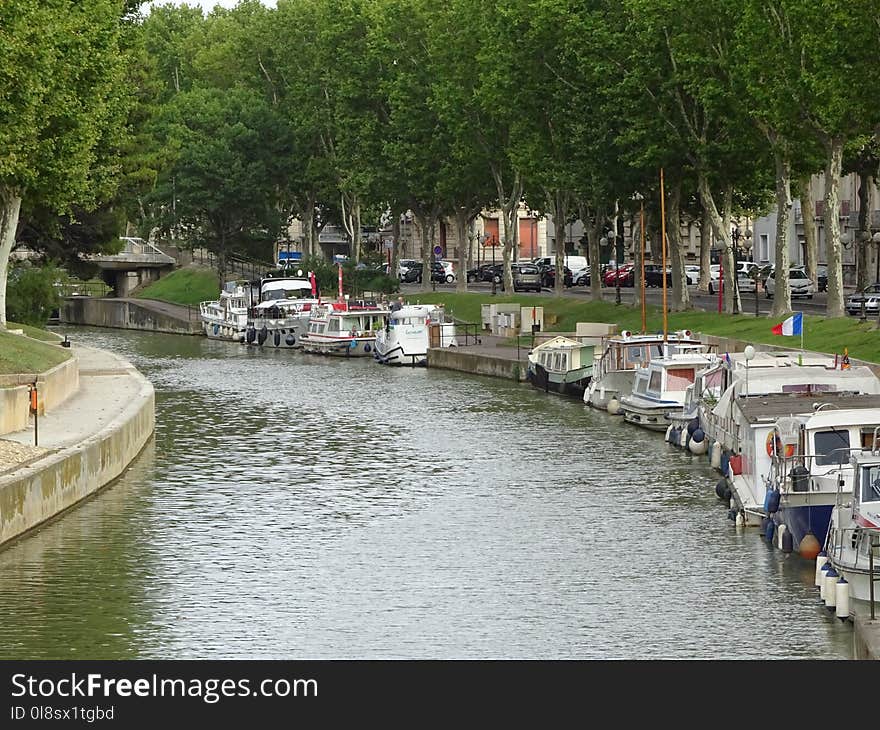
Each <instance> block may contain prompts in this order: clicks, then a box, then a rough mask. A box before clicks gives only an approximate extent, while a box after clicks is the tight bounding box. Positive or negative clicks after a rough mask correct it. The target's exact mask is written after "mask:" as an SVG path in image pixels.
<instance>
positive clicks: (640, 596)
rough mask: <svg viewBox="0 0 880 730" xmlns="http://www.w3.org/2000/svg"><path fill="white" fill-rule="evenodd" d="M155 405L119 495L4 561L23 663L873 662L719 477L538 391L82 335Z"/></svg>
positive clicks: (31, 539)
mask: <svg viewBox="0 0 880 730" xmlns="http://www.w3.org/2000/svg"><path fill="white" fill-rule="evenodd" d="M61 331H62V332H67V333H69V334H70V336H71V339H72V340H74V341H76V342H81V343H84V344H88V345H93V346H98V347H104V348H107V349H110V350H113V351H115V352H118V353H120V354H121V355H123V356H124V357H126V358H127V359H129V360H130V361H131V362H132V363H134V364H135V365H136V366H137V367H138V368H139V369H140V370H141V371H142V372H143V373H144V374H145V375H146V376H147V377H148V378H150V380H151V381H152V382H153V384H154V386H155V389H156V435H155V439H154V440H153V441H151V442H150V444H149V445H148V446H147V447H146V449H145V450H144V452H143V453H142V454H141V455H140V457H139V458H138V460H137V461H136V462H135V463H134V464H133V465H132V466H131V468H130V469H129V470H128V471H127V472H126V473H125V475H124V476H123V477H122V478H120V479H119V480H118V481H117V482H116V483H115V484H113V485H112V486H111V487H109V488H108V489H106V490H104V491H102V492H101V493H100V494H99V495H97V496H96V497H95V498H93V499H91V500H89V501H87V502H85V503H84V504H82V505H80V506H79V507H77V508H75V509H73V510H72V511H70V512H69V513H67V514H66V515H64V516H63V517H62V518H61V519H58V520H56V521H54V522H52V523H51V524H49V525H47V526H45V527H43V528H41V529H39V530H37V531H36V532H34V533H33V534H31V535H30V536H28V537H26V538H24V539H21V540H19V541H16V542H15V543H13V544H12V545H11V546H9V547H7V548H6V549H4V550H2V551H0V615H2V616H3V620H2V621H0V657H2V658H4V659H35V658H40V659H42V658H46V659H49V658H61V659H64V658H101V659H117V658H119V659H123V658H175V659H183V658H267V659H268V658H276V659H293V658H296V659H318V658H438V659H453V658H582V659H609V658H620V659H653V658H727V659H739V658H742V659H746V658H755V659H763V658H834V659H841V658H850V657H851V656H852V629H851V627H850V626H849V625H845V624H842V623H840V622H839V621H836V620H835V619H834V618H832V617H831V616H829V614H828V612H827V611H826V610H825V609H824V608H822V607H821V605H820V603H819V600H818V595H817V592H816V590H815V588H814V587H813V565H812V564H811V563H808V562H806V561H804V560H802V559H800V558H798V557H797V556H793V557H788V558H785V557H784V556H783V555H782V554H781V553H780V551H778V550H775V549H772V548H770V547H769V546H768V545H767V544H766V542H765V541H764V540H763V539H762V538H761V537H760V535H759V534H758V531H757V530H754V529H752V530H743V529H742V528H736V527H735V526H734V524H733V523H732V522H731V521H729V520H728V519H727V516H726V512H727V510H726V508H725V506H724V505H722V504H721V503H720V502H719V501H718V499H717V498H716V497H715V494H714V490H713V487H714V484H715V482H716V480H717V476H716V474H715V473H714V472H713V471H712V470H711V469H710V468H709V467H708V465H707V462H706V460H705V458H697V457H691V456H689V455H686V454H684V453H682V452H681V451H679V450H675V449H673V448H672V447H670V446H668V445H667V444H666V443H664V441H663V438H662V436H661V435H658V434H649V433H646V432H643V431H641V430H638V429H636V428H634V427H631V426H629V425H627V424H624V423H622V422H621V420H620V419H615V418H612V417H610V416H608V415H607V414H605V413H603V412H596V411H592V410H589V409H587V408H585V406H584V405H583V404H582V403H580V402H578V401H574V400H566V399H563V398H560V397H558V396H554V395H553V394H549V395H548V394H545V393H542V392H538V391H535V390H533V389H531V388H529V387H528V386H526V385H521V384H516V383H512V382H507V381H502V380H494V379H489V378H482V377H478V376H467V375H462V374H458V373H451V372H444V371H439V370H430V369H416V370H412V369H390V368H384V367H381V366H379V365H377V364H375V363H373V362H372V361H369V360H363V359H361V360H348V361H346V360H337V359H325V358H320V357H318V356H311V355H305V354H302V353H296V352H279V351H258V350H255V349H248V348H245V347H242V346H240V345H236V344H232V343H222V342H213V341H209V340H206V339H204V338H197V337H183V336H173V335H161V334H149V333H137V332H127V331H118V330H98V329H88V328H65V329H62V330H61Z"/></svg>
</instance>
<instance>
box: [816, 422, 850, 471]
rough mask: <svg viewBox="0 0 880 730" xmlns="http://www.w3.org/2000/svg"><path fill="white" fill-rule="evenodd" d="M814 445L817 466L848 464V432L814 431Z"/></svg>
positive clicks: (836, 430)
mask: <svg viewBox="0 0 880 730" xmlns="http://www.w3.org/2000/svg"><path fill="white" fill-rule="evenodd" d="M814 444H815V447H816V463H817V464H818V465H819V466H825V465H828V464H846V463H848V462H849V431H845V430H844V431H841V430H838V429H834V430H832V431H816V435H815V436H814Z"/></svg>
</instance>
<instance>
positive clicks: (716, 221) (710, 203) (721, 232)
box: [697, 172, 739, 314]
mask: <svg viewBox="0 0 880 730" xmlns="http://www.w3.org/2000/svg"><path fill="white" fill-rule="evenodd" d="M697 180H698V185H699V190H700V202H701V203H702V205H703V211H704V212H705V213H706V214H708V216H709V222H710V223H711V225H712V232H713V233H714V234H715V239H716V240H717V241H720V242H721V249H722V252H723V259H722V264H721V266H722V269H723V272H724V277H723V279H724V281H723V285H724V311H725V312H726V313H727V314H733V313H734V311H735V310H734V306H735V302H736V301H737V299H736V290H735V289H734V285H733V281H734V279H733V275H732V272H733V243H732V241H731V236H730V219H731V212H732V201H731V193H732V191H731V190H729V189H728V191H727V195H726V196H725V201H724V215H723V216H722V215H721V214H720V213H719V212H718V207H717V206H716V205H715V199H714V198H713V197H712V190H711V189H710V188H709V179H708V178H707V177H706V175H705V173H703V172H700V173H698V175H697ZM738 309H739V308H738V307H737V311H738Z"/></svg>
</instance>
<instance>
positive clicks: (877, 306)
mask: <svg viewBox="0 0 880 730" xmlns="http://www.w3.org/2000/svg"><path fill="white" fill-rule="evenodd" d="M863 302H864V305H865V314H875V315H876V314H878V312H880V282H878V283H876V284H871V285H870V286H866V287H865V288H864V289H862V290H861V291H858V292H856V293H855V294H853V295H852V296H850V297H848V298H847V300H846V311H847V312H849V313H850V314H861V313H862V303H863Z"/></svg>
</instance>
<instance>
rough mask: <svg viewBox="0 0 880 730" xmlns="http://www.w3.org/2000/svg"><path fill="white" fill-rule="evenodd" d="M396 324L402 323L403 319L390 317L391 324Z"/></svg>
mask: <svg viewBox="0 0 880 730" xmlns="http://www.w3.org/2000/svg"><path fill="white" fill-rule="evenodd" d="M396 324H403V320H402V319H392V320H391V326H392V327H393V326H394V325H396Z"/></svg>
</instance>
